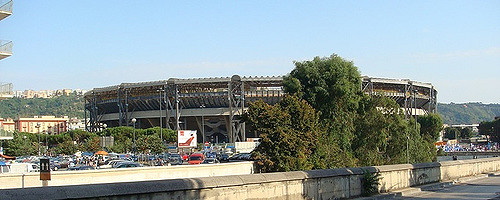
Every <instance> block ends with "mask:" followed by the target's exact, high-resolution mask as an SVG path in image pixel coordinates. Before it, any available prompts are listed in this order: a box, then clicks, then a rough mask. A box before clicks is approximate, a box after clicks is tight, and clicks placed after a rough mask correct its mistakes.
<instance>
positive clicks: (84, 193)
mask: <svg viewBox="0 0 500 200" xmlns="http://www.w3.org/2000/svg"><path fill="white" fill-rule="evenodd" d="M363 170H368V171H371V172H379V173H380V175H381V177H382V179H381V180H380V183H381V184H380V187H379V190H380V191H381V192H390V191H392V190H397V189H402V188H407V187H411V186H417V185H422V184H427V183H433V182H438V181H450V180H454V179H458V178H462V177H467V176H474V175H478V174H483V173H493V172H497V171H499V170H500V158H484V159H474V160H463V161H446V162H441V163H421V164H413V165H411V164H402V165H386V166H375V167H362V168H341V169H327V170H311V171H296V172H280V173H263V174H251V175H233V176H214V177H203V178H185V179H170V180H156V181H143V182H126V183H110V184H94V185H77V186H59V187H45V188H42V187H37V188H26V189H4V190H0V199H36V198H39V197H40V196H42V195H43V196H44V197H45V198H46V199H67V198H88V199H339V198H352V197H357V196H359V195H361V191H362V188H361V177H362V175H363Z"/></svg>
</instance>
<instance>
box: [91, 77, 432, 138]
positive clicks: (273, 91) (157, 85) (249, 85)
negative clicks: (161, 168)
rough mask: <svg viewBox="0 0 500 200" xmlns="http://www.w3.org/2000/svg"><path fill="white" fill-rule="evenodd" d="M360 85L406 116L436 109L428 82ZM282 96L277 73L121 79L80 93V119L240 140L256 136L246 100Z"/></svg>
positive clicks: (94, 126)
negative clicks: (247, 119)
mask: <svg viewBox="0 0 500 200" xmlns="http://www.w3.org/2000/svg"><path fill="white" fill-rule="evenodd" d="M360 87H361V88H362V90H363V91H364V92H365V93H366V94H369V95H381V96H387V97H389V98H392V99H394V100H395V101H396V102H397V103H398V104H399V105H401V107H402V108H403V109H404V112H405V115H406V116H411V115H423V114H426V113H430V112H435V111H436V102H437V101H436V96H437V91H436V89H434V87H433V86H432V84H430V83H421V82H416V81H410V80H407V79H403V80H401V79H385V78H373V77H367V76H364V77H363V82H362V85H361V86H360ZM283 95H284V92H283V77H282V76H273V77H240V76H238V75H234V76H232V77H225V78H224V77H222V78H195V79H177V78H170V79H168V80H160V81H152V82H140V83H122V84H120V85H115V86H110V87H104V88H94V89H93V90H91V91H88V92H87V93H85V95H84V98H85V115H86V117H85V118H86V119H87V118H88V120H87V121H86V123H85V124H86V130H87V131H91V132H96V131H99V130H102V129H103V128H106V127H117V126H134V127H137V128H149V127H164V128H170V129H174V130H198V132H199V133H201V134H198V141H210V142H235V141H245V140H246V138H253V137H258V136H257V135H255V133H251V132H247V131H246V129H245V124H244V122H242V121H241V115H242V114H243V112H244V111H245V110H246V109H247V108H248V106H249V103H251V102H255V101H257V100H263V101H264V102H266V103H269V104H275V103H277V102H278V101H279V100H280V98H281V97H282V96H283ZM133 119H135V120H133Z"/></svg>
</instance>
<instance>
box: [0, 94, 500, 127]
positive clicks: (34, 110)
mask: <svg viewBox="0 0 500 200" xmlns="http://www.w3.org/2000/svg"><path fill="white" fill-rule="evenodd" d="M83 109H84V99H83V97H82V96H81V95H75V94H72V95H69V96H58V97H54V98H47V99H41V98H33V99H22V98H12V99H6V100H2V101H0V118H8V117H10V118H17V117H33V116H42V115H53V116H57V117H60V116H68V117H70V118H71V117H78V118H79V119H83V118H84V110H83ZM438 113H439V114H440V115H441V116H442V118H443V123H445V124H477V123H480V122H483V121H492V120H493V119H494V118H495V116H500V104H482V103H461V104H457V103H450V104H445V103H438Z"/></svg>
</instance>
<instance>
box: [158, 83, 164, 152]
mask: <svg viewBox="0 0 500 200" xmlns="http://www.w3.org/2000/svg"><path fill="white" fill-rule="evenodd" d="M158 91H159V92H160V101H159V105H160V140H161V144H163V116H162V110H161V104H162V102H163V99H162V92H163V91H164V90H163V88H162V89H159V90H158Z"/></svg>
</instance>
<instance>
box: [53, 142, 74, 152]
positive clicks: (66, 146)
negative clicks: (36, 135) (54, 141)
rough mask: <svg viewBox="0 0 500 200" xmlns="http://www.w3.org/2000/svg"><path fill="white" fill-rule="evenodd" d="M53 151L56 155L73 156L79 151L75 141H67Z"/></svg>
mask: <svg viewBox="0 0 500 200" xmlns="http://www.w3.org/2000/svg"><path fill="white" fill-rule="evenodd" d="M53 151H54V153H56V154H64V155H72V154H74V153H76V152H77V151H78V146H76V145H75V144H74V143H73V141H70V140H67V141H64V142H62V143H60V144H59V145H57V147H55V148H54V149H53Z"/></svg>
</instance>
